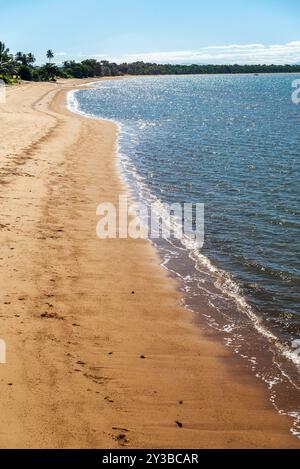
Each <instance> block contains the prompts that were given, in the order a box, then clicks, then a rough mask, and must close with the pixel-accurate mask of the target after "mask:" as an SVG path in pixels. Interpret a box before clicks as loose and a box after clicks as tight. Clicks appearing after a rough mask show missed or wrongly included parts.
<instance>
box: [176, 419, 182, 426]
mask: <svg viewBox="0 0 300 469" xmlns="http://www.w3.org/2000/svg"><path fill="white" fill-rule="evenodd" d="M176 425H177V427H179V428H182V427H183V424H182V423H181V422H178V420H177V422H176Z"/></svg>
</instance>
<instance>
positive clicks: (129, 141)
mask: <svg viewBox="0 0 300 469" xmlns="http://www.w3.org/2000/svg"><path fill="white" fill-rule="evenodd" d="M297 78H299V76H297V75H260V76H252V75H251V76H250V75H245V76H243V75H238V76H228V75H226V76H225V75H218V76H179V77H171V76H166V77H143V78H130V79H124V80H115V81H105V82H101V83H97V84H94V86H93V88H91V89H89V90H80V91H77V92H75V93H72V94H70V95H69V103H70V106H71V108H72V109H73V110H75V111H77V112H82V113H84V114H86V115H89V116H92V117H96V118H97V117H99V118H106V119H112V120H114V121H116V122H117V123H118V124H119V125H120V135H119V146H120V162H121V167H122V170H123V174H124V176H125V177H126V179H127V182H128V184H129V186H130V187H131V190H132V193H133V195H134V197H135V198H136V199H138V200H142V201H148V202H150V201H157V200H158V201H161V202H166V203H176V202H179V203H182V202H189V203H191V202H192V203H204V204H205V243H204V246H203V248H202V249H195V248H190V246H188V245H186V244H182V243H180V242H179V241H176V242H175V241H174V240H160V241H156V244H157V247H158V249H159V252H160V254H161V259H162V263H163V265H164V266H165V267H166V268H167V269H169V271H170V272H171V273H172V275H174V276H176V277H177V278H178V279H179V281H180V285H181V289H182V292H183V294H184V303H185V305H186V306H187V307H189V308H191V309H193V310H194V311H195V312H196V313H197V314H198V317H199V321H200V322H201V325H202V327H206V328H207V330H208V331H209V330H210V329H211V328H212V329H213V330H214V331H217V333H218V334H220V336H221V337H222V340H223V341H224V343H225V344H226V345H227V346H228V347H230V348H231V349H232V350H234V352H235V353H237V354H239V355H240V356H241V357H242V358H244V359H245V360H246V362H247V364H248V366H249V367H250V368H251V369H252V370H253V372H254V373H255V375H256V376H257V378H258V379H262V380H263V381H264V382H265V383H266V384H267V386H268V388H269V393H270V399H271V401H272V402H273V404H274V406H275V407H276V408H277V409H278V411H279V412H281V413H285V414H289V415H291V416H292V417H293V418H294V425H293V427H292V429H291V430H292V432H293V433H294V434H295V435H300V433H299V432H300V301H299V285H300V239H299V227H300V208H299V202H300V197H299V195H300V189H299V182H300V178H299V169H300V163H299V158H300V105H299V106H297V105H295V104H293V103H292V100H291V94H292V81H293V80H294V79H297Z"/></svg>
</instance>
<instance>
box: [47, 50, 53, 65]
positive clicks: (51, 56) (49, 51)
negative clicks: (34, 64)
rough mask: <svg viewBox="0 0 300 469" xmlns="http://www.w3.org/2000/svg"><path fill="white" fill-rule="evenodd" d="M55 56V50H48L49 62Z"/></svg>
mask: <svg viewBox="0 0 300 469" xmlns="http://www.w3.org/2000/svg"><path fill="white" fill-rule="evenodd" d="M53 57H54V53H53V51H52V50H51V49H49V50H47V59H48V60H49V63H50V62H51V60H52V59H53Z"/></svg>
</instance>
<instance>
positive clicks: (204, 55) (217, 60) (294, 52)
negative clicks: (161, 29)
mask: <svg viewBox="0 0 300 469" xmlns="http://www.w3.org/2000/svg"><path fill="white" fill-rule="evenodd" d="M93 57H95V58H97V57H99V59H100V58H101V59H103V58H104V56H103V55H94V56H93ZM106 58H107V59H109V60H113V61H115V62H117V63H121V62H135V61H139V60H143V61H145V62H157V63H172V64H174V63H179V64H180V63H185V64H192V63H213V64H234V63H238V64H293V63H297V62H300V41H291V42H288V43H287V44H273V45H264V44H231V45H220V46H210V47H204V48H201V49H199V50H182V51H173V52H150V53H137V54H127V55H123V56H118V57H110V56H106Z"/></svg>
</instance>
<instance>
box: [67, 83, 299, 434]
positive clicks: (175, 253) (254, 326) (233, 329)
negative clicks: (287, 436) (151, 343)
mask: <svg viewBox="0 0 300 469" xmlns="http://www.w3.org/2000/svg"><path fill="white" fill-rule="evenodd" d="M93 84H94V82H92V83H90V84H89V85H90V86H93ZM78 91H82V90H73V91H70V92H69V93H68V98H67V99H68V109H69V110H70V111H71V112H74V113H77V114H80V115H82V116H84V117H87V118H92V119H97V120H106V121H110V122H113V123H114V124H115V125H116V126H117V128H118V141H117V156H118V160H117V161H118V166H119V169H120V175H121V177H122V180H123V181H124V182H125V184H126V185H127V187H128V189H129V192H130V193H131V195H132V196H133V198H137V195H138V194H137V191H136V190H135V189H134V187H133V185H135V184H136V181H134V178H135V175H133V174H132V172H133V171H134V168H133V165H132V164H131V163H128V161H129V159H130V157H129V155H124V154H122V149H121V145H120V135H121V133H122V124H121V123H120V122H118V121H116V120H113V119H107V118H105V117H103V118H102V117H99V116H96V115H93V114H87V113H86V112H83V111H82V110H81V109H80V103H79V101H78V100H77V98H76V94H77V93H78ZM136 172H137V171H136ZM152 244H153V245H154V246H155V247H156V248H157V250H158V252H159V254H160V258H161V265H162V266H163V267H164V268H166V269H167V270H168V271H169V272H170V274H171V275H172V276H174V277H175V278H176V279H177V280H178V281H179V284H180V286H181V287H180V290H181V292H182V294H183V306H184V307H185V308H187V309H189V310H191V311H193V313H195V314H197V315H198V317H199V322H200V323H201V325H202V324H203V325H204V327H205V326H206V327H208V328H213V330H215V331H217V333H218V335H220V338H221V339H222V342H223V343H224V344H225V345H226V346H227V347H229V348H230V349H231V350H232V351H233V352H234V353H235V354H237V355H238V356H239V357H241V358H243V359H244V360H246V361H247V363H248V367H249V368H250V369H251V370H252V372H253V373H254V374H255V376H256V377H257V378H258V379H260V380H261V381H263V382H264V383H265V384H266V385H267V388H268V390H269V396H270V401H271V403H272V404H273V406H274V407H275V409H276V410H277V412H278V413H279V414H281V415H288V416H289V417H291V418H292V419H293V422H294V423H293V426H292V428H291V433H292V434H293V435H294V436H297V437H300V408H299V390H300V382H299V383H298V382H295V381H294V380H293V368H294V367H297V369H299V368H298V366H299V363H300V357H299V354H298V353H296V351H295V352H292V351H291V350H290V349H288V348H287V347H285V346H284V344H282V343H281V342H280V341H279V340H278V338H277V337H276V336H275V335H274V334H273V333H272V332H271V331H269V330H268V329H267V328H266V327H265V326H264V324H262V321H261V320H260V318H259V317H258V316H257V315H256V314H255V312H254V311H253V310H252V308H251V307H250V306H249V304H248V303H247V301H246V300H245V298H243V297H242V295H241V293H240V291H239V289H238V287H237V285H235V284H234V282H233V281H232V279H231V277H230V275H229V274H228V273H226V272H225V271H223V270H221V269H218V268H216V267H215V266H214V265H213V264H212V263H211V262H210V260H209V259H208V258H207V257H205V256H202V255H199V253H196V252H195V251H193V250H192V249H187V246H180V245H179V244H177V243H175V244H172V243H171V242H170V241H165V240H161V241H159V242H153V241H152ZM182 259H184V264H185V265H189V268H190V270H189V272H186V271H184V270H183V271H181V270H180V266H181V265H182V264H183V263H182V262H181V261H182ZM200 284H201V289H199V291H198V292H197V291H196V289H195V285H198V286H199V285H200ZM203 285H204V286H205V290H206V292H207V296H206V295H203V291H204V290H203ZM224 292H225V294H226V296H227V298H226V301H225V302H224V301H223V300H220V298H218V297H219V296H220V294H222V295H223V294H224ZM213 297H214V299H215V300H216V301H212V298H213ZM226 307H227V308H228V309H232V311H233V310H234V315H235V317H234V318H233V317H232V316H231V315H230V314H229V315H228V314H227V313H226V311H227V310H226ZM203 309H204V310H205V311H207V314H205V315H203V314H201V310H203ZM240 316H243V321H239V317H240ZM245 316H246V318H247V319H246V321H245ZM289 370H291V373H289ZM287 393H288V394H289V397H290V399H289V404H288V405H287V403H286V396H287Z"/></svg>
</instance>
